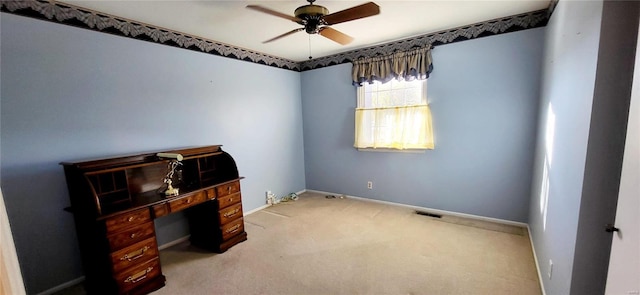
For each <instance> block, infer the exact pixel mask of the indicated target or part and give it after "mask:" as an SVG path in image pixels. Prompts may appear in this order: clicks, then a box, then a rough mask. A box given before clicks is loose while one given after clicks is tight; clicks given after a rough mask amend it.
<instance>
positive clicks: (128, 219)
mask: <svg viewBox="0 0 640 295" xmlns="http://www.w3.org/2000/svg"><path fill="white" fill-rule="evenodd" d="M134 219H135V218H134V217H133V216H129V218H127V221H128V222H131V221H133V220H134Z"/></svg>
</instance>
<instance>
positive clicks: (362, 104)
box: [356, 79, 429, 153]
mask: <svg viewBox="0 0 640 295" xmlns="http://www.w3.org/2000/svg"><path fill="white" fill-rule="evenodd" d="M398 82H400V83H402V82H411V83H421V84H422V85H421V87H422V89H421V90H422V91H421V95H422V97H421V101H420V103H419V104H405V105H403V106H416V105H428V104H429V102H428V100H427V80H426V79H424V80H413V81H398V80H395V79H394V80H391V81H389V82H387V83H398ZM375 83H379V82H375ZM371 85H372V84H369V83H364V85H363V86H361V87H357V90H356V91H357V93H356V98H357V102H356V108H366V104H367V102H366V94H365V93H366V90H367V88H366V87H371ZM356 149H357V150H359V151H367V152H395V153H424V152H425V151H426V150H427V149H426V148H412V149H394V148H373V147H367V148H356Z"/></svg>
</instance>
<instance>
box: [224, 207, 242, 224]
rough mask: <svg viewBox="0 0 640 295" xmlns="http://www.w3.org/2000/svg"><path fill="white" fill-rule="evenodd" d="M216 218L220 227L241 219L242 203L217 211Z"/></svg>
mask: <svg viewBox="0 0 640 295" xmlns="http://www.w3.org/2000/svg"><path fill="white" fill-rule="evenodd" d="M218 217H219V219H218V220H219V221H220V224H221V225H224V224H227V223H229V222H230V221H232V220H234V219H236V218H238V217H242V203H238V204H235V205H233V206H229V207H227V208H224V209H222V210H220V211H218Z"/></svg>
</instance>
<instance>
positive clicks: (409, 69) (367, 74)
mask: <svg viewBox="0 0 640 295" xmlns="http://www.w3.org/2000/svg"><path fill="white" fill-rule="evenodd" d="M432 70H433V64H432V62H431V47H424V48H418V49H413V50H409V51H405V52H396V53H393V54H390V55H387V56H376V57H370V58H363V59H358V60H356V61H354V62H353V68H352V69H351V77H352V80H353V85H354V86H358V87H359V86H362V85H363V83H365V82H368V83H373V81H380V82H382V83H384V82H388V81H390V80H391V79H400V80H407V81H411V80H414V79H419V80H424V79H427V78H429V74H430V73H431V71H432Z"/></svg>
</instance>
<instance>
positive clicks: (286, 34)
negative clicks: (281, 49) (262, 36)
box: [262, 28, 304, 44]
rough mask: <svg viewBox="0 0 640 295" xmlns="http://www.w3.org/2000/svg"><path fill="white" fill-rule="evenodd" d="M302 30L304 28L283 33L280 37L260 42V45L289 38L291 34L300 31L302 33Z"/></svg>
mask: <svg viewBox="0 0 640 295" xmlns="http://www.w3.org/2000/svg"><path fill="white" fill-rule="evenodd" d="M302 30H304V28H299V29H295V30H292V31H289V32H286V33H284V34H282V35H279V36H276V37H273V38H271V39H269V40H267V41H264V42H262V43H263V44H264V43H269V42H271V41H275V40H278V39H280V38H283V37H286V36H289V35H291V34H293V33H297V32H300V31H302Z"/></svg>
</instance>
